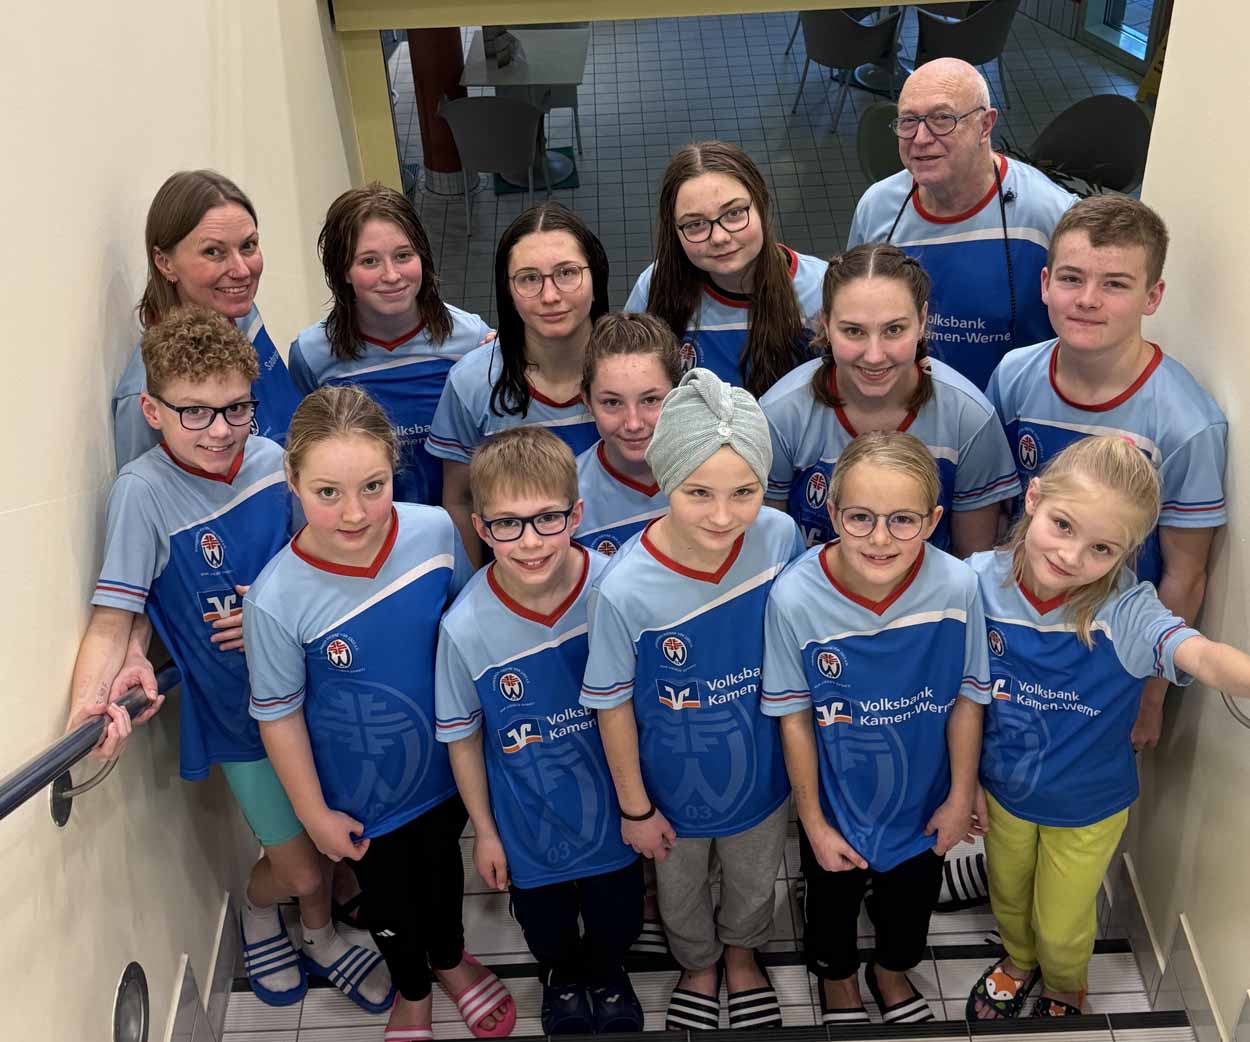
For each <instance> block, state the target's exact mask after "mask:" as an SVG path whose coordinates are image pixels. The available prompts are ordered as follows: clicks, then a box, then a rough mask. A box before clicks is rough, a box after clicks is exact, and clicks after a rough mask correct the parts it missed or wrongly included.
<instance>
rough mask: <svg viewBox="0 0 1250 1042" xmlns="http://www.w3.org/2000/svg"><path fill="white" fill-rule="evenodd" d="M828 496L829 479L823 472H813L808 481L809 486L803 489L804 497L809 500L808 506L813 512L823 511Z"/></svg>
mask: <svg viewBox="0 0 1250 1042" xmlns="http://www.w3.org/2000/svg"><path fill="white" fill-rule="evenodd" d="M828 495H829V479H828V478H827V477H825V475H824V472H823V471H819V470H813V471H812V473H811V475H810V476H809V477H808V479H807V486H806V487H805V488H804V489H803V497H804V498H805V499H806V500H807V505H808V506H809V507H811V508H812V509H813V510H823V509H824V508H825V499H826V498H827V497H828Z"/></svg>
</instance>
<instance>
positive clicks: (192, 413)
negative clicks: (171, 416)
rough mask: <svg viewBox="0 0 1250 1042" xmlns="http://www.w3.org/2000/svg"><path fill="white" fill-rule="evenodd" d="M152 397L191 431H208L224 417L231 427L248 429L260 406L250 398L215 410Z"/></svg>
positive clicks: (204, 406) (154, 395)
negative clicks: (173, 413) (175, 414)
mask: <svg viewBox="0 0 1250 1042" xmlns="http://www.w3.org/2000/svg"><path fill="white" fill-rule="evenodd" d="M152 397H153V398H155V399H156V400H157V401H158V402H160V403H161V404H162V405H163V406H165V408H166V409H173V410H174V412H176V413H177V414H178V419H179V420H180V421H181V423H182V425H183V427H185V428H186V429H187V430H189V431H206V430H208V428H209V427H211V426H212V425H213V424H214V423H215V422H216V421H217V417H218V416H221V417H223V418H224V419H225V421H226V422H227V423H228V424H230V426H231V427H246V426H247V425H248V424H249V423H251V422H252V417H253V416H255V415H256V406H258V405H259V404H260V402H259V401H257V400H256V399H255V398H249V399H248V400H247V401H245V402H231V403H230V404H229V405H223V406H221V407H220V408H214V407H213V406H211V405H175V404H174V403H173V402H167V401H165V399H164V398H162V397H161V396H160V395H159V394H153V395H152Z"/></svg>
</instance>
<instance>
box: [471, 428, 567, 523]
mask: <svg viewBox="0 0 1250 1042" xmlns="http://www.w3.org/2000/svg"><path fill="white" fill-rule="evenodd" d="M469 491H470V493H471V494H472V496H473V512H474V513H475V514H477V515H478V516H479V517H480V516H481V515H482V514H483V513H484V512H485V510H486V504H487V503H498V501H499V500H500V499H501V498H504V497H506V496H517V497H522V496H534V497H535V498H537V497H539V496H551V497H552V498H553V499H566V500H568V503H569V506H572V505H573V504H574V503H576V502H577V462H576V461H575V460H574V459H573V450H572V449H570V448H569V447H568V445H566V444H565V443H564V442H562V441H561V440H560V439H559V438H557V437H556V436H555V435H554V434H552V433H551V431H549V430H547V428H546V427H510V428H508V429H507V430H505V431H501V432H500V433H499V434H496V435H494V436H493V437H491V438H487V439H486V441H484V442H483V443H482V444H481V445H479V446H478V447H477V450H476V451H475V452H474V453H473V460H472V462H470V463H469Z"/></svg>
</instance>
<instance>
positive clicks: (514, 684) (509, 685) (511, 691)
mask: <svg viewBox="0 0 1250 1042" xmlns="http://www.w3.org/2000/svg"><path fill="white" fill-rule="evenodd" d="M496 683H497V684H498V685H499V693H500V694H501V695H503V697H504V698H506V699H507V700H508V701H509V702H519V701H521V699H523V698H524V697H525V678H524V677H522V676H521V674H520V673H518V672H517V671H516V670H514V669H509V670H507V671H506V672H504V673H500V674H499V679H498V680H497V681H496Z"/></svg>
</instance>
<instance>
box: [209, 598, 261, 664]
mask: <svg viewBox="0 0 1250 1042" xmlns="http://www.w3.org/2000/svg"><path fill="white" fill-rule="evenodd" d="M234 589H235V592H236V593H238V595H239V600H240V602H242V600H243V596H244V595H245V594H246V593H247V591H248V590H250V589H251V587H250V586H236V587H235V588H234ZM213 631H214V632H213V635H212V637H210V638H209V639H210V640H211V641H212V642H213V643H214V644H216V645H217V650H218V651H242V650H243V609H242V608H235V610H234V611H232V612H231V613H230V614H229V615H222V616H221V617H220V618H218V619H217V621H216V622H214V623H213Z"/></svg>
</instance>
